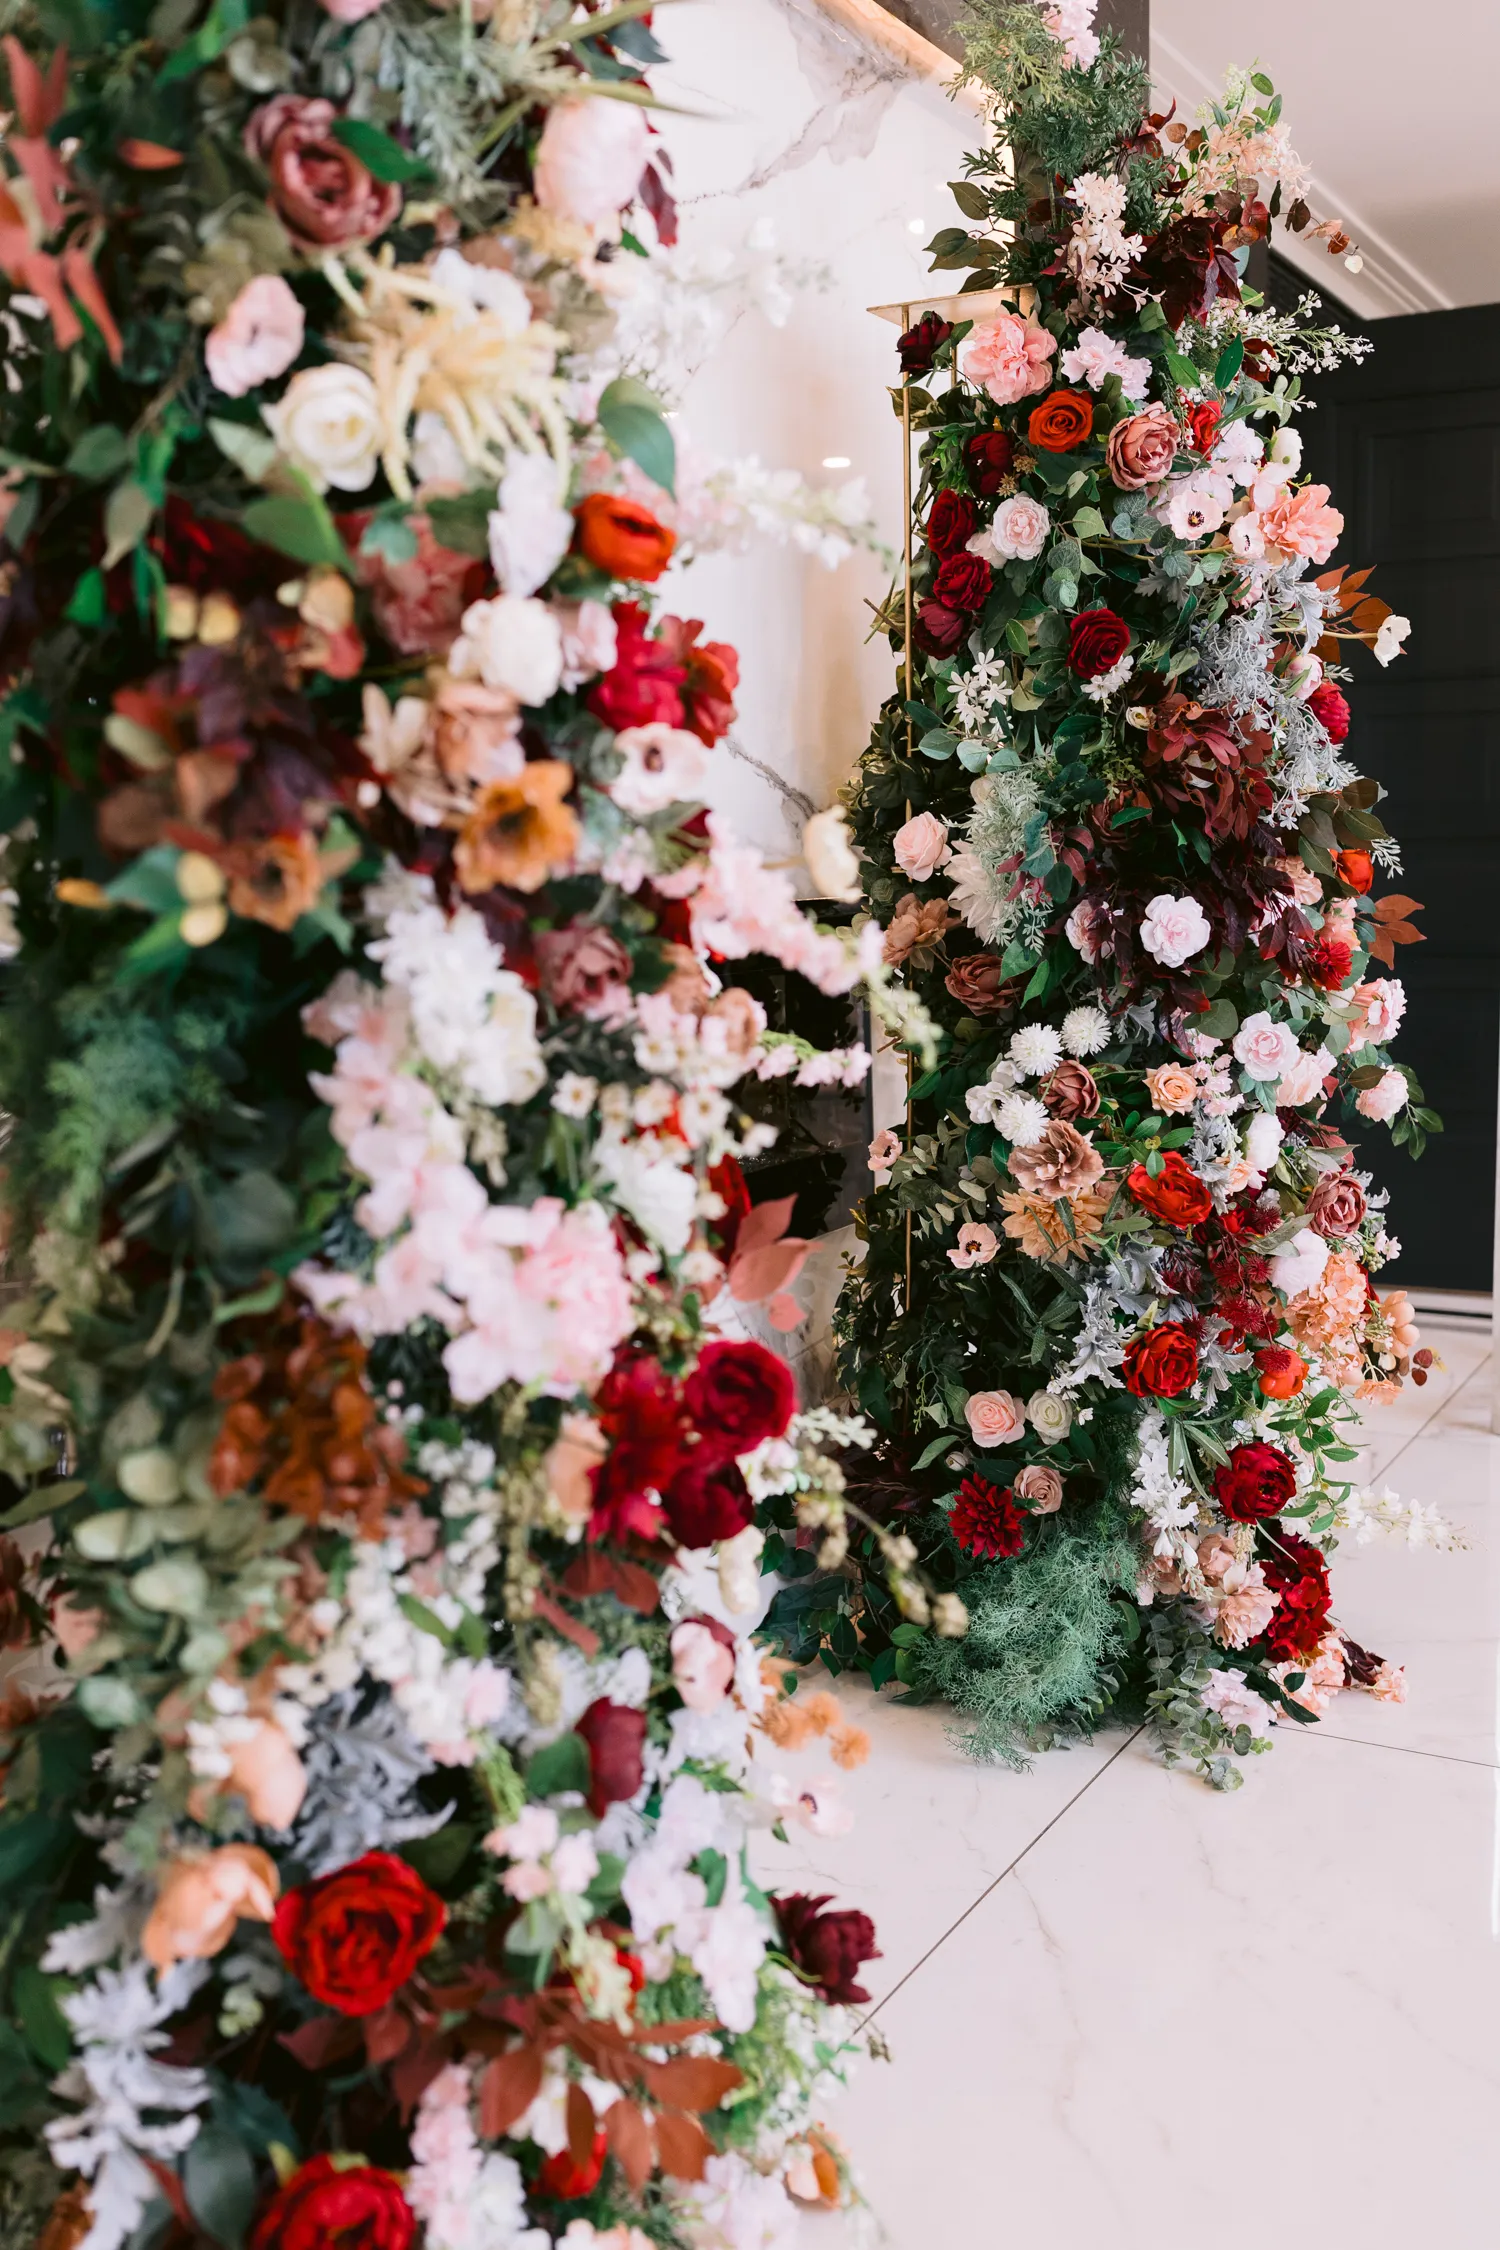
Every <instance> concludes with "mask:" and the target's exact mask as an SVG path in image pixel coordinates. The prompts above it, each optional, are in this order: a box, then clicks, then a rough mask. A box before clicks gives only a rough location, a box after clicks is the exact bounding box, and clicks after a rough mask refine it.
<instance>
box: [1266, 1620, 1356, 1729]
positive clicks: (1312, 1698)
mask: <svg viewBox="0 0 1500 2250" xmlns="http://www.w3.org/2000/svg"><path fill="white" fill-rule="evenodd" d="M1292 1672H1300V1673H1301V1674H1302V1685H1301V1686H1300V1687H1295V1688H1291V1687H1287V1685H1286V1681H1287V1678H1288V1675H1289V1674H1290V1673H1292ZM1273 1677H1274V1678H1276V1679H1278V1680H1280V1681H1281V1683H1282V1690H1283V1693H1284V1694H1285V1696H1286V1698H1287V1701H1288V1702H1289V1703H1300V1704H1301V1706H1302V1708H1303V1710H1304V1711H1311V1712H1312V1713H1313V1714H1314V1715H1315V1716H1316V1717H1318V1718H1321V1717H1322V1715H1323V1713H1324V1712H1325V1711H1326V1710H1327V1709H1328V1706H1329V1704H1330V1703H1331V1702H1332V1701H1333V1699H1334V1697H1335V1696H1336V1695H1338V1694H1339V1693H1340V1692H1341V1691H1342V1689H1343V1688H1344V1687H1346V1686H1347V1685H1348V1679H1349V1673H1348V1668H1347V1666H1346V1665H1345V1662H1344V1644H1343V1642H1342V1641H1341V1640H1340V1639H1339V1636H1338V1634H1337V1633H1325V1634H1324V1635H1323V1638H1322V1640H1321V1641H1319V1643H1318V1648H1317V1654H1316V1655H1315V1656H1314V1657H1313V1660H1312V1662H1311V1663H1310V1664H1309V1663H1307V1662H1306V1660H1305V1659H1302V1658H1299V1659H1298V1660H1297V1661H1296V1662H1294V1663H1291V1664H1278V1665H1276V1666H1275V1667H1274V1671H1273Z"/></svg>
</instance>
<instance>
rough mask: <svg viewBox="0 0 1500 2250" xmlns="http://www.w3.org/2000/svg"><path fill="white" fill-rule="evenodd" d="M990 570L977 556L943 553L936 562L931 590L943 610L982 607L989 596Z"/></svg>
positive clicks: (991, 575) (991, 576) (991, 574)
mask: <svg viewBox="0 0 1500 2250" xmlns="http://www.w3.org/2000/svg"><path fill="white" fill-rule="evenodd" d="M992 578H993V573H992V572H991V570H990V566H989V564H988V563H987V562H985V561H984V559H983V558H982V557H981V556H979V555H970V554H957V555H948V556H945V557H944V559H943V561H942V562H940V563H939V564H938V572H937V576H936V578H935V579H934V580H933V582H932V591H933V594H934V595H935V597H936V598H937V600H938V601H940V602H941V603H942V605H943V607H944V609H958V610H974V609H982V608H983V607H984V605H985V603H986V602H987V601H988V599H989V592H990V585H991V582H992Z"/></svg>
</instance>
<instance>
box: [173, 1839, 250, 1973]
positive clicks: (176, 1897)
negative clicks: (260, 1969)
mask: <svg viewBox="0 0 1500 2250" xmlns="http://www.w3.org/2000/svg"><path fill="white" fill-rule="evenodd" d="M280 1889H281V1878H280V1876H279V1875H278V1874H277V1872H276V1863H275V1861H274V1860H272V1859H271V1858H270V1857H269V1856H268V1854H267V1853H265V1852H263V1851H261V1850H260V1848H259V1846H258V1845H255V1844H225V1845H223V1846H222V1847H221V1848H220V1849H219V1850H218V1851H214V1852H193V1853H189V1854H186V1855H184V1857H183V1858H181V1859H174V1860H173V1861H172V1862H171V1864H170V1866H169V1867H168V1868H167V1871H166V1873H165V1874H164V1875H163V1877H162V1879H161V1882H160V1884H159V1885H158V1887H157V1893H156V1904H155V1905H154V1906H153V1907H152V1909H151V1913H150V1916H149V1918H148V1920H147V1923H146V1927H145V1929H144V1930H143V1931H142V1933H141V1951H142V1952H143V1953H144V1954H145V1956H146V1959H147V1960H148V1961H149V1962H150V1963H151V1966H152V1967H153V1968H154V1969H170V1968H171V1966H172V1963H173V1962H174V1961H207V1960H208V1959H210V1958H211V1956H212V1955H213V1954H215V1953H222V1952H223V1950H224V1948H225V1946H226V1945H227V1944H228V1943H229V1941H230V1939H231V1938H232V1937H233V1936H234V1926H235V1923H236V1922H238V1921H241V1920H244V1921H247V1922H269V1921H270V1919H271V1916H272V1914H273V1913H274V1912H275V1908H276V1896H277V1893H278V1891H279V1890H280Z"/></svg>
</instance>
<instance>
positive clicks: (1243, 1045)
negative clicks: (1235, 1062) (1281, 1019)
mask: <svg viewBox="0 0 1500 2250" xmlns="http://www.w3.org/2000/svg"><path fill="white" fill-rule="evenodd" d="M1234 1051H1235V1054H1236V1055H1237V1056H1238V1058H1239V1063H1240V1067H1241V1069H1242V1070H1244V1071H1245V1072H1246V1074H1247V1075H1248V1076H1249V1077H1251V1078H1258V1079H1259V1080H1260V1081H1261V1082H1262V1083H1263V1084H1264V1083H1267V1082H1268V1081H1269V1080H1271V1079H1273V1078H1281V1077H1283V1076H1284V1075H1285V1073H1286V1072H1287V1071H1289V1070H1290V1069H1291V1067H1292V1065H1293V1064H1294V1063H1295V1062H1296V1061H1297V1058H1298V1056H1299V1054H1300V1052H1301V1050H1300V1049H1299V1047H1298V1045H1297V1035H1296V1033H1295V1032H1294V1031H1293V1030H1292V1029H1291V1027H1290V1025H1288V1024H1284V1023H1272V1021H1271V1019H1270V1017H1269V1016H1268V1015H1267V1014H1266V1011H1265V1009H1264V1008H1262V1009H1260V1010H1259V1012H1258V1013H1257V1014H1255V1015H1253V1016H1246V1018H1245V1020H1244V1022H1243V1023H1242V1024H1241V1025H1240V1028H1239V1030H1238V1031H1237V1032H1236V1033H1235V1035H1234Z"/></svg>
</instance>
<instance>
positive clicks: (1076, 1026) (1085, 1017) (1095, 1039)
mask: <svg viewBox="0 0 1500 2250" xmlns="http://www.w3.org/2000/svg"><path fill="white" fill-rule="evenodd" d="M1062 1042H1063V1045H1064V1046H1065V1047H1066V1048H1067V1050H1068V1053H1069V1054H1070V1055H1078V1056H1080V1057H1082V1056H1084V1055H1097V1054H1098V1053H1099V1052H1100V1050H1101V1049H1102V1048H1104V1047H1107V1046H1108V1045H1109V1018H1108V1016H1107V1015H1106V1014H1105V1012H1104V1010H1103V1009H1102V1008H1070V1009H1069V1010H1068V1012H1067V1014H1066V1015H1065V1016H1064V1017H1063V1020H1062Z"/></svg>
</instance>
